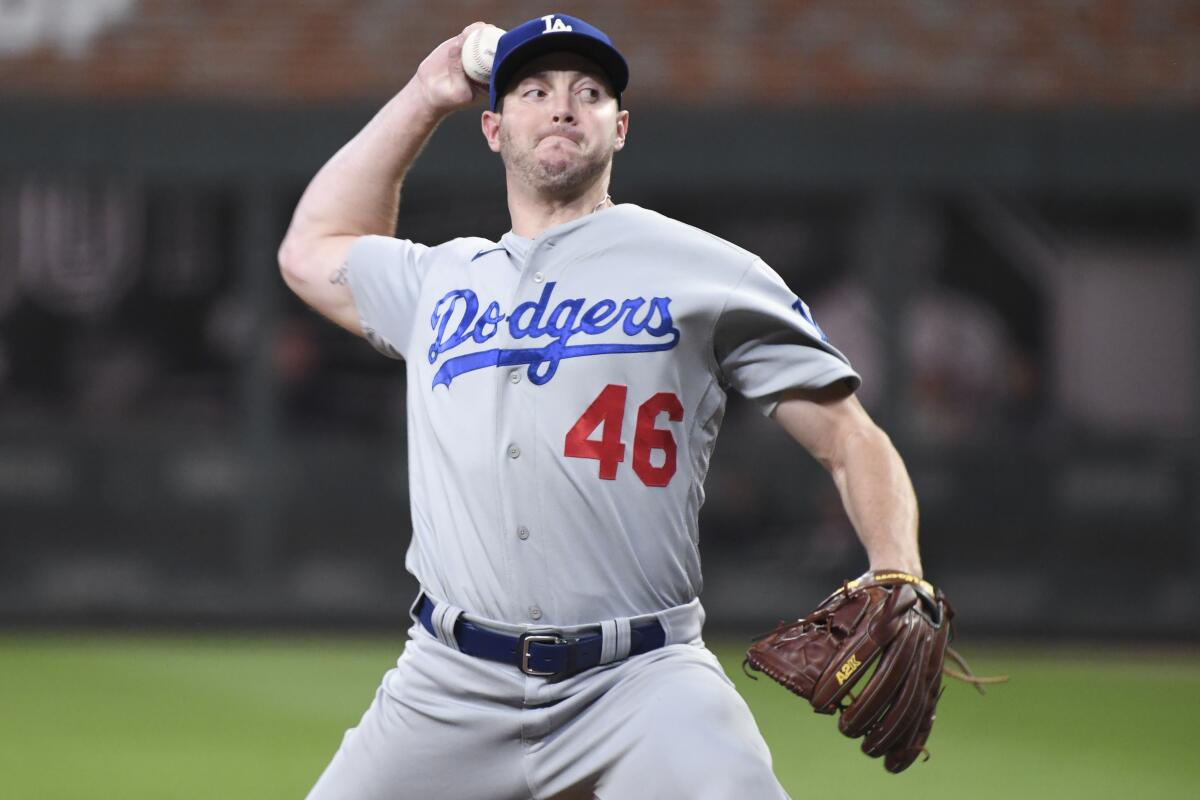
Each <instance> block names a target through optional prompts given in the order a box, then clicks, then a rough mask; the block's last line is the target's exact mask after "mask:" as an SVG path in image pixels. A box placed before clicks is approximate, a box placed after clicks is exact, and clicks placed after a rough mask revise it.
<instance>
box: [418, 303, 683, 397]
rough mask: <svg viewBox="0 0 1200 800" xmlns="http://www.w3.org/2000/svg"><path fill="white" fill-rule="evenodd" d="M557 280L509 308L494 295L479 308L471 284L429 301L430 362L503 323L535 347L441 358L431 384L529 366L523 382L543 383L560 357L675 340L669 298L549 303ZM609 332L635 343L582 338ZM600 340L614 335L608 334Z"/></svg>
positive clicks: (653, 347)
mask: <svg viewBox="0 0 1200 800" xmlns="http://www.w3.org/2000/svg"><path fill="white" fill-rule="evenodd" d="M555 285H556V284H555V283H554V282H553V281H551V282H550V283H547V284H546V286H545V287H544V288H543V289H542V294H541V296H540V297H539V298H538V299H537V300H529V301H526V302H524V303H520V304H518V305H517V307H516V308H514V309H513V310H512V312H511V313H506V312H504V311H503V310H501V308H500V304H499V303H497V302H496V301H495V300H493V301H491V302H490V303H488V304H487V305H486V306H484V307H483V310H482V311H480V305H481V301H480V299H479V297H478V295H476V294H475V292H473V291H471V290H470V289H454V290H453V291H450V292H447V293H446V294H445V296H443V297H442V299H440V300H438V302H437V305H435V306H434V308H433V316H432V317H431V319H430V327H431V328H432V330H433V343H432V344H430V345H429V363H430V364H436V363H437V361H438V359H439V358H440V357H441V356H442V355H444V354H445V353H448V352H450V351H452V350H454V349H456V348H458V347H461V346H462V345H465V344H466V343H468V342H473V343H475V344H484V343H486V342H487V341H488V340H490V339H491V338H492V337H494V336H495V335H496V334H497V333H498V332H499V331H500V330H501V325H505V326H506V327H507V330H508V335H509V336H510V337H511V338H513V339H529V340H531V344H532V345H533V346H531V347H523V348H522V347H515V348H494V349H491V350H478V351H475V352H472V353H465V354H463V355H459V356H453V357H451V358H447V359H446V360H445V361H443V362H442V365H441V367H440V368H439V369H438V371H437V373H436V374H435V375H434V376H433V385H434V386H435V387H436V386H438V385H443V386H449V385H450V382H451V381H453V380H454V379H455V378H456V377H458V376H459V375H462V374H463V373H465V372H471V371H472V370H477V369H483V368H485V367H511V366H517V365H521V364H527V365H528V366H529V369H528V370H527V374H528V376H529V380H531V381H532V382H533V383H534V384H536V385H538V386H541V385H542V384H544V383H546V382H547V381H549V380H550V379H551V378H553V377H554V373H555V372H556V371H557V370H558V365H559V363H560V362H561V361H562V360H563V359H564V358H580V357H583V356H598V355H604V354H608V353H652V352H656V351H660V350H670V349H671V348H673V347H674V346H675V345H676V344H678V343H679V329H678V328H676V327H675V324H674V322H673V321H672V320H671V298H669V297H652V298H650V299H649V300H647V299H646V298H644V297H631V298H629V299H627V300H623V301H621V302H619V303H618V302H617V301H616V300H610V299H607V298H604V299H600V300H596V301H595V302H592V303H590V304H589V301H588V300H587V298H583V297H572V298H568V299H565V300H560V301H558V303H557V304H553V305H552V302H553V294H554V288H555ZM610 331H612V332H615V333H618V334H620V335H623V336H624V337H626V338H627V339H631V340H634V341H616V342H614V341H603V342H591V343H581V342H580V340H587V339H589V338H592V337H599V336H601V335H602V334H606V333H609V332H610ZM605 338H606V339H608V340H611V339H612V338H614V337H613V336H612V334H611V333H609V335H608V336H607V337H605ZM543 342H545V343H543Z"/></svg>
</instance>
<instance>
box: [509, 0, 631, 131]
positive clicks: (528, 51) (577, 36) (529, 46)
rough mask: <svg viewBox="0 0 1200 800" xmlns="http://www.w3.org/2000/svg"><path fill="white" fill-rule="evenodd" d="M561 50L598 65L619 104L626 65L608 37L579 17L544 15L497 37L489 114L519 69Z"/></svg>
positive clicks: (627, 72) (627, 73)
mask: <svg viewBox="0 0 1200 800" xmlns="http://www.w3.org/2000/svg"><path fill="white" fill-rule="evenodd" d="M562 50H566V51H568V52H571V53H578V54H579V55H581V56H585V57H587V58H590V59H591V60H592V61H595V62H596V63H597V64H599V65H600V69H602V70H604V74H605V75H607V76H608V79H609V81H611V82H612V86H613V91H615V92H616V93H617V105H620V104H621V92H623V91H625V87H626V86H628V85H629V66H628V65H627V64H626V63H625V58H624V57H623V56H622V55H621V54H620V53H618V52H617V48H615V47H613V43H612V39H609V38H608V34H606V33H605V32H604V31H602V30H600V29H599V28H597V27H595V26H593V25H589V24H588V23H586V22H584V21H583V20H581V19H579V18H578V17H568V16H567V15H566V14H547V15H546V16H544V17H538V18H537V19H531V20H529V22H526V23H524V24H523V25H518V26H517V27H515V28H513V29H512V30H511V31H508V32H507V33H505V34H504V35H503V36H501V37H500V42H499V43H498V44H497V45H496V57H495V58H494V59H493V60H492V80H491V83H490V84H489V89H490V93H491V101H492V106H491V107H492V111H495V110H496V103H497V101H499V99H500V98H501V97H503V96H504V92H505V91H506V89H507V84H508V82H509V81H510V80H512V77H513V75H515V74H516V72H517V70H518V69H520V68H521V67H522V66H523V65H524V64H526V63H528V62H529V61H532V60H533V59H535V58H537V57H538V56H541V55H545V54H546V53H554V52H559V51H562Z"/></svg>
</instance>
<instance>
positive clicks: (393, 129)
mask: <svg viewBox="0 0 1200 800" xmlns="http://www.w3.org/2000/svg"><path fill="white" fill-rule="evenodd" d="M443 116H444V113H443V112H439V111H436V110H435V109H434V108H433V107H432V106H431V105H430V103H429V102H428V101H427V100H426V99H425V96H424V94H423V92H422V89H421V86H420V83H419V82H418V81H417V80H416V79H414V80H412V81H410V82H409V83H408V85H407V86H405V87H404V88H403V89H402V90H401V91H400V92H399V93H398V94H397V95H396V96H395V97H393V98H392V99H391V100H390V101H388V103H387V105H385V106H384V107H383V108H382V109H380V111H379V113H378V114H376V115H375V117H374V118H373V119H372V120H371V121H370V122H369V123H368V124H367V125H366V127H364V128H363V129H362V130H361V131H359V133H358V135H357V136H355V137H354V138H353V139H351V140H350V141H349V142H348V143H347V144H346V145H345V146H344V147H342V149H341V150H339V151H338V152H337V153H336V154H335V155H334V156H333V158H331V159H329V161H328V162H327V163H326V164H325V166H323V167H322V168H321V170H320V171H319V172H318V173H317V174H316V176H315V177H314V178H313V179H312V181H311V182H310V183H309V185H308V188H307V189H306V190H305V192H304V195H303V196H302V197H301V199H300V203H299V204H298V205H297V206H296V212H295V215H294V216H293V218H292V226H291V229H290V230H289V232H288V235H289V236H293V235H294V236H297V237H300V238H310V237H312V238H316V237H321V236H339V235H352V236H362V235H365V234H372V233H374V234H384V235H387V234H391V233H393V232H394V230H395V224H396V214H397V212H398V209H399V193H400V184H401V182H402V181H403V179H404V175H405V173H406V172H407V171H408V168H409V167H410V166H411V165H412V163H413V161H415V160H416V158H417V155H418V154H419V153H420V152H421V148H422V147H423V146H424V144H425V142H426V141H428V139H429V137H430V135H431V134H432V133H433V131H434V129H435V128H436V127H437V125H438V123H439V122H440V121H441V119H442V118H443Z"/></svg>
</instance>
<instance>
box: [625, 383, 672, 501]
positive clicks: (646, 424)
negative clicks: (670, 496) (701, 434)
mask: <svg viewBox="0 0 1200 800" xmlns="http://www.w3.org/2000/svg"><path fill="white" fill-rule="evenodd" d="M664 411H665V412H667V419H669V420H671V422H679V421H680V420H682V419H683V405H682V404H681V403H680V402H679V398H678V397H676V396H675V395H673V394H671V393H670V392H659V393H658V394H656V395H654V397H651V398H650V399H649V400H647V401H646V402H644V403H642V405H641V408H639V409H638V418H637V432H636V433H635V434H634V436H633V471H634V472H636V473H637V476H638V477H639V478H641V479H642V483H644V484H646V485H647V486H666V485H667V484H668V483H670V482H671V478H673V477H674V476H675V449H676V445H675V437H674V436H672V435H671V431H670V430H667V429H665V428H656V427H654V423H655V422H656V421H658V415H659V414H661V413H662V412H664ZM655 450H662V451H663V455H664V456H665V458H664V459H663V463H662V466H659V467H656V466H654V465H653V464H651V463H650V454H651V453H652V452H654V451H655Z"/></svg>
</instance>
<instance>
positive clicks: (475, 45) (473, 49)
mask: <svg viewBox="0 0 1200 800" xmlns="http://www.w3.org/2000/svg"><path fill="white" fill-rule="evenodd" d="M503 35H504V30H503V29H502V28H497V27H496V26H495V25H484V26H483V27H482V28H476V29H475V30H473V31H471V33H470V34H468V35H467V39H466V41H464V42H463V51H462V65H463V71H464V72H466V73H467V77H468V78H470V79H471V80H473V81H475V82H476V83H482V84H486V83H487V82H488V81H489V80H491V77H492V61H493V60H494V59H495V58H496V45H497V44H499V43H500V37H501V36H503Z"/></svg>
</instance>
